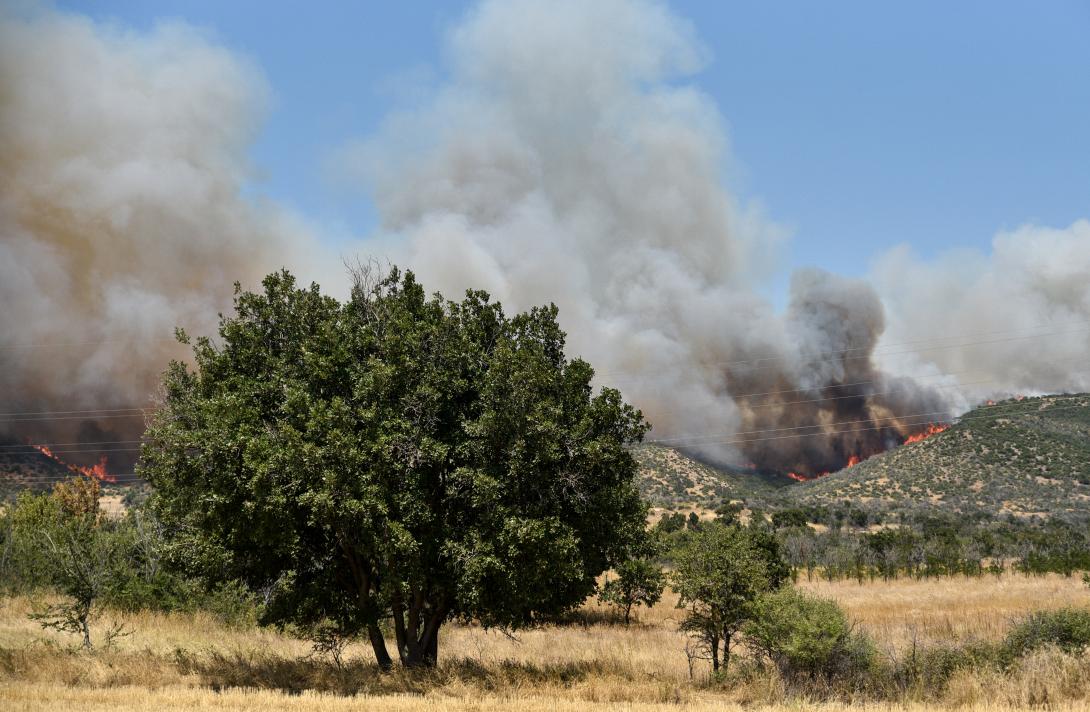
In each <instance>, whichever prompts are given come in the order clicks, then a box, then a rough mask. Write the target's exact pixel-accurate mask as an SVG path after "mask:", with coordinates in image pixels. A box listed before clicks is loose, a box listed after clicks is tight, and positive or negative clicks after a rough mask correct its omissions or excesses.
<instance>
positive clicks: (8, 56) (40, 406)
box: [0, 11, 308, 469]
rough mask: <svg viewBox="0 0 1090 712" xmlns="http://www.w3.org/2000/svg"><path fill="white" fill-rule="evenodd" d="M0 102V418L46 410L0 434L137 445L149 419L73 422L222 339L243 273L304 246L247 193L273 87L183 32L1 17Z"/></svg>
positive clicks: (292, 259)
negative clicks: (193, 345)
mask: <svg viewBox="0 0 1090 712" xmlns="http://www.w3.org/2000/svg"><path fill="white" fill-rule="evenodd" d="M0 96H2V97H3V100H2V101H0V156H2V158H0V303H3V305H4V308H3V309H2V310H0V392H2V393H3V404H2V411H3V412H4V413H5V414H6V413H20V414H23V413H31V414H40V415H24V416H20V419H18V420H15V421H11V420H10V419H9V420H8V422H6V423H5V422H4V421H0V429H7V430H10V431H13V432H11V433H9V435H19V436H25V437H29V438H31V439H34V440H38V441H41V440H50V441H54V442H71V441H76V440H78V441H81V442H101V441H104V440H111V439H130V438H132V437H135V436H137V435H139V433H140V432H141V431H142V429H143V421H142V419H141V418H140V417H139V416H137V417H131V416H128V415H126V416H124V417H121V416H119V415H118V414H116V413H115V414H110V415H108V416H107V417H101V418H98V417H96V418H84V417H81V416H80V414H78V413H74V411H80V410H87V409H116V408H125V407H129V406H132V405H134V404H135V405H143V404H145V403H147V402H148V399H149V396H150V395H151V393H152V391H153V390H154V386H155V383H156V382H157V380H158V376H159V374H160V373H161V372H162V370H163V369H164V368H165V365H166V363H167V360H168V359H169V358H171V357H177V356H178V355H180V354H183V353H184V350H179V348H178V345H177V344H176V343H174V341H173V338H172V335H173V330H174V327H175V326H177V325H182V326H187V327H189V328H191V329H192V330H193V331H194V332H196V333H212V332H213V330H214V328H215V325H216V314H217V313H218V312H219V311H221V310H223V309H224V308H225V307H226V306H229V305H230V299H231V290H232V284H233V283H234V282H235V281H236V280H241V281H243V282H244V283H249V284H252V282H253V280H254V279H256V278H259V277H260V275H262V274H263V273H264V272H265V271H268V270H271V269H273V268H276V267H278V266H280V265H282V264H284V263H297V262H298V259H297V258H296V256H297V255H298V254H300V252H301V250H302V248H303V247H304V244H305V243H306V241H307V239H308V238H307V236H306V234H305V231H304V230H303V229H302V228H301V227H300V226H299V225H298V224H296V223H295V221H294V220H293V219H292V218H291V217H290V216H289V215H288V214H286V213H285V212H284V211H282V210H278V209H277V208H276V207H275V206H270V205H262V204H257V203H255V202H253V201H250V200H244V199H243V197H242V195H241V187H242V185H243V181H244V179H245V178H246V175H247V170H248V168H247V164H246V152H247V150H248V148H249V146H250V144H251V142H252V139H253V136H254V133H255V129H256V128H257V126H258V120H259V117H260V114H261V110H262V106H263V103H264V96H265V88H264V84H263V82H262V80H261V78H260V75H259V74H258V73H257V72H256V71H254V70H253V69H252V68H251V67H249V66H248V65H247V64H246V63H244V62H242V61H240V60H239V59H237V58H236V57H234V56H232V55H231V54H230V53H228V52H227V51H225V50H223V49H220V48H217V47H215V46H213V45H212V44H210V43H208V42H207V41H206V40H205V39H204V38H203V37H202V36H201V35H199V34H198V33H196V32H195V31H193V30H191V29H188V28H186V27H184V26H181V25H164V26H162V27H159V28H158V29H156V30H154V31H153V32H151V33H149V34H132V33H128V32H125V31H122V30H119V29H115V28H112V27H105V26H101V25H96V24H94V23H92V22H90V21H89V20H86V19H82V18H79V17H76V16H70V15H63V14H60V13H56V12H49V11H32V12H31V13H30V14H29V15H21V16H14V15H5V14H3V11H0ZM56 411H66V413H57V412H56ZM89 457H93V458H94V459H96V460H97V455H94V454H92V455H90V456H89ZM111 457H112V458H113V459H114V460H118V459H120V460H122V461H126V460H128V461H131V459H132V457H131V456H125V455H121V456H111ZM72 459H74V460H79V459H80V458H79V457H78V456H75V455H73V457H72ZM127 464H131V462H128V463H126V462H122V463H120V464H119V466H120V467H121V468H122V469H123V468H124V467H125V466H126V465H127Z"/></svg>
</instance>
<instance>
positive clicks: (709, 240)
mask: <svg viewBox="0 0 1090 712" xmlns="http://www.w3.org/2000/svg"><path fill="white" fill-rule="evenodd" d="M704 55H705V52H704V51H703V50H702V48H701V47H700V46H699V44H698V43H697V42H696V40H695V37H694V33H693V31H692V28H691V27H690V26H689V25H688V24H687V23H686V22H684V21H682V20H680V19H678V18H677V17H675V16H674V15H672V14H671V13H669V12H668V11H667V10H666V9H665V8H664V7H663V6H662V5H660V4H657V3H653V2H642V1H639V0H608V1H606V2H595V3H585V2H578V1H575V0H566V1H562V2H537V1H535V0H517V1H515V2H484V3H482V4H481V5H480V6H478V7H477V8H476V10H474V11H473V12H472V13H471V14H470V15H469V16H468V17H467V18H466V19H465V20H464V22H463V23H462V24H461V25H459V26H458V27H457V28H456V29H455V30H454V31H453V32H452V34H451V36H450V42H449V56H450V64H451V66H450V77H449V81H448V82H447V83H446V84H445V85H444V86H442V87H441V88H440V90H439V91H438V92H436V94H435V96H434V98H433V100H432V101H431V102H429V103H427V104H426V105H425V106H424V107H423V108H422V109H417V110H416V111H414V112H406V113H402V114H398V115H395V116H394V117H392V118H391V119H390V121H389V122H388V125H387V127H386V129H385V130H384V131H383V132H382V133H381V134H380V135H379V136H377V137H376V138H374V139H372V140H370V141H368V142H365V143H363V144H361V145H359V146H356V147H354V148H353V149H352V150H350V151H348V152H347V154H346V156H345V157H344V158H343V163H345V164H347V166H348V171H349V172H354V173H355V174H357V175H362V176H364V177H365V179H366V180H367V181H368V185H369V186H370V188H371V190H372V192H373V195H374V196H375V199H376V203H377V206H378V209H379V212H380V214H381V216H382V219H383V228H384V231H385V233H386V234H388V235H389V234H393V235H397V236H399V237H400V238H401V239H402V240H403V241H404V243H405V245H406V246H407V247H406V253H405V255H404V256H403V257H402V259H401V260H400V261H402V262H405V263H407V264H408V265H410V266H411V267H413V268H414V269H415V270H417V271H418V273H420V274H421V276H422V277H423V279H424V280H425V282H426V283H427V284H429V285H430V286H432V287H434V288H437V289H440V290H441V291H443V292H445V293H447V294H448V295H455V294H458V293H460V292H461V290H463V289H466V288H469V287H480V288H484V289H487V290H489V291H490V292H491V293H492V294H493V295H494V296H495V297H497V298H499V299H500V300H501V301H503V302H504V303H505V304H506V305H509V306H510V307H512V308H517V309H524V308H527V307H529V306H532V305H535V304H540V303H544V302H549V301H553V302H556V303H557V304H558V306H559V307H560V314H561V320H562V323H563V325H564V326H565V327H566V329H567V330H568V332H569V337H570V341H569V343H570V347H571V348H570V350H571V351H572V352H574V353H577V354H581V355H583V356H584V357H586V358H588V359H589V360H590V361H591V363H593V364H595V366H596V367H597V368H598V369H599V374H600V379H599V380H600V381H601V382H602V383H606V384H613V385H617V386H619V387H620V388H621V389H622V391H623V392H624V393H625V395H626V396H627V397H628V398H629V399H630V400H632V401H633V402H635V403H636V404H638V405H639V406H640V407H641V408H642V409H643V410H644V411H645V413H646V414H647V415H648V417H649V418H650V420H651V421H652V422H653V423H654V424H655V431H654V436H655V437H657V438H672V437H689V436H691V435H692V434H702V435H706V436H707V437H703V438H693V439H690V440H686V442H687V443H688V444H689V446H690V447H691V448H693V449H697V450H699V451H701V452H702V453H704V454H705V455H707V456H710V457H714V458H717V459H720V460H730V459H734V460H737V459H738V453H737V450H738V448H737V447H735V445H737V443H734V442H730V441H731V439H732V435H733V434H734V433H736V432H738V431H739V430H741V429H742V428H743V427H746V428H749V429H753V428H774V427H782V426H783V425H784V424H785V423H790V424H794V425H799V424H807V423H815V422H826V423H834V424H835V423H836V422H838V421H839V420H840V419H843V418H852V417H856V418H864V419H866V418H872V417H878V412H877V411H878V410H881V408H882V407H884V406H882V404H881V403H880V402H876V401H874V399H873V397H872V396H873V394H874V393H882V392H883V391H882V390H881V389H882V388H885V387H886V385H885V381H884V377H883V376H882V375H881V374H877V373H873V372H872V369H871V366H870V363H869V360H868V359H866V358H862V359H860V358H858V356H859V355H863V356H864V357H865V356H866V354H867V353H869V349H870V348H872V347H873V345H874V343H875V341H876V340H877V338H878V336H879V335H880V333H881V329H882V326H883V317H882V308H881V304H880V302H879V300H878V298H877V296H876V295H875V294H874V292H873V290H871V289H870V288H869V287H867V286H866V285H862V284H859V283H856V282H854V281H851V280H839V279H836V278H833V277H832V276H831V275H827V274H825V273H817V272H807V273H805V274H801V275H799V276H798V277H797V278H796V279H795V280H794V283H793V287H792V306H791V309H790V311H789V314H788V316H787V318H786V319H785V318H783V317H781V316H778V315H777V314H776V313H775V311H774V309H773V308H772V306H771V305H770V304H769V303H768V302H766V301H765V300H764V299H762V298H760V297H759V296H757V291H756V286H757V285H758V284H759V282H760V281H761V280H763V279H767V278H768V277H769V276H770V275H771V274H772V271H771V268H772V267H773V266H774V264H775V257H776V255H777V252H778V250H779V248H780V246H781V243H782V238H783V231H782V230H781V229H779V228H778V227H777V226H776V225H774V224H772V223H771V222H770V221H768V220H767V219H765V218H764V217H763V216H762V215H761V213H760V211H759V210H757V209H756V208H755V207H753V206H750V205H746V204H743V203H742V202H741V201H740V200H738V199H737V198H736V197H735V196H733V195H732V194H731V193H730V192H728V191H727V190H725V188H724V181H723V174H724V167H725V166H726V165H727V163H728V161H729V155H728V151H727V140H726V136H725V132H724V130H723V121H722V118H721V117H720V116H719V114H718V112H717V111H716V109H715V107H714V105H713V103H712V102H711V101H710V100H709V98H708V97H707V96H705V95H704V94H702V93H701V92H700V91H699V90H697V89H696V88H695V87H694V86H692V85H691V84H688V83H686V82H685V79H686V77H687V76H689V75H690V74H691V73H693V72H694V71H695V70H697V69H699V68H700V66H701V63H702V61H703V58H704ZM846 349H865V350H864V351H860V352H853V355H854V356H856V358H854V359H849V360H847V361H845V360H843V359H840V360H837V359H832V360H830V359H829V358H828V357H827V356H821V355H823V354H826V352H829V351H833V352H840V351H844V350H846ZM849 381H851V382H858V381H866V383H865V384H862V386H861V387H860V388H857V389H856V390H855V391H853V392H852V393H849V394H845V393H844V392H843V391H837V393H836V394H835V395H833V394H832V393H831V392H828V389H829V388H830V386H835V385H837V384H843V383H847V382H849ZM768 391H777V392H779V394H780V395H779V396H778V397H768V396H762V400H761V402H760V403H758V402H757V401H756V400H755V397H753V396H752V395H751V394H754V393H761V394H764V393H767V392H768ZM827 397H832V398H833V400H832V401H827V400H825V399H826V398H827ZM800 400H805V401H806V403H805V404H801V403H796V401H800ZM917 400H918V399H917ZM931 400H932V401H934V398H933V397H932V398H931ZM935 407H937V406H935V405H934V404H932V405H931V408H932V410H934V409H935ZM881 413H882V414H883V415H888V413H889V411H888V410H882V411H881ZM830 429H831V430H832V429H835V428H832V427H831V428H830ZM848 437H849V438H850V441H847V442H846V441H843V439H842V438H841V439H839V440H838V442H834V443H824V444H820V446H819V443H817V441H816V439H814V438H810V439H809V440H808V441H805V440H800V441H798V442H795V443H791V442H788V439H787V438H784V439H782V440H783V441H782V442H779V443H777V444H776V448H775V449H776V450H777V451H778V452H781V453H782V455H774V454H773V453H772V448H769V447H766V446H761V447H759V448H757V447H756V446H754V447H750V448H747V449H748V450H751V451H752V450H754V449H758V450H759V451H760V459H761V460H762V463H761V464H765V465H769V466H772V465H775V466H776V467H780V468H784V469H786V468H787V467H794V466H797V467H800V468H805V467H807V462H808V461H809V460H812V459H813V458H815V457H816V458H817V459H819V460H821V462H822V463H831V465H830V466H835V464H836V463H837V462H841V463H842V462H843V461H845V460H846V459H847V457H848V455H849V454H851V452H850V451H858V449H863V450H868V449H869V450H873V449H875V448H879V449H880V448H881V447H885V445H882V444H875V443H874V442H871V443H870V444H869V445H868V444H866V443H864V442H862V441H872V440H873V441H880V442H884V441H885V439H887V438H888V437H889V432H886V431H884V430H880V429H875V428H872V429H871V432H870V434H869V435H868V434H867V433H866V432H853V433H850V434H849V435H848Z"/></svg>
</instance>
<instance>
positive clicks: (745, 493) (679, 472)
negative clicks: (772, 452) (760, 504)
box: [633, 445, 792, 509]
mask: <svg viewBox="0 0 1090 712" xmlns="http://www.w3.org/2000/svg"><path fill="white" fill-rule="evenodd" d="M633 454H634V455H635V457H636V460H637V461H638V462H639V464H640V492H641V493H642V494H643V497H644V499H646V500H647V501H649V502H650V503H651V504H652V505H653V506H655V507H661V508H663V509H686V508H704V509H714V508H715V507H717V506H719V505H720V504H722V503H723V501H724V500H746V501H747V502H750V501H765V500H767V499H769V498H773V499H776V498H778V495H777V494H776V491H777V490H778V489H779V488H781V487H784V486H786V485H787V484H789V483H791V482H792V480H790V479H788V478H786V477H783V478H777V477H775V476H766V475H758V474H754V473H752V472H748V471H730V470H726V469H720V468H716V467H712V466H711V465H707V464H705V463H703V462H700V461H698V460H694V459H693V458H691V457H689V456H687V455H684V454H682V453H680V452H678V451H677V450H674V449H673V448H668V447H662V446H659V445H648V446H645V447H639V448H636V450H635V451H634V452H633Z"/></svg>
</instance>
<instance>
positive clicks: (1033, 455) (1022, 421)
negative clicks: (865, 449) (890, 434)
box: [789, 394, 1090, 517]
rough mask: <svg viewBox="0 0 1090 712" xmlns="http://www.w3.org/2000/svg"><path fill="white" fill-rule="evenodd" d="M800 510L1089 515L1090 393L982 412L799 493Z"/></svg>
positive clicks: (1009, 404) (1000, 405)
mask: <svg viewBox="0 0 1090 712" xmlns="http://www.w3.org/2000/svg"><path fill="white" fill-rule="evenodd" d="M789 494H790V496H791V498H792V499H794V500H795V501H797V502H799V503H800V504H829V503H831V502H835V501H841V500H851V501H852V502H857V503H881V504H883V505H885V506H887V507H892V508H897V509H902V508H915V507H919V508H924V507H926V508H932V509H934V508H938V509H942V510H947V511H954V512H971V511H980V510H984V511H989V512H993V513H997V514H1001V513H1011V514H1013V515H1015V516H1021V517H1024V516H1031V515H1035V514H1039V515H1061V516H1062V515H1070V514H1085V513H1087V512H1090V394H1080V395H1070V396H1042V397H1037V398H1025V399H1022V400H1008V401H1003V402H1001V403H997V404H994V405H987V406H981V407H979V408H976V409H975V410H973V411H971V412H969V413H967V414H966V415H965V416H963V417H962V418H961V420H960V422H958V423H957V424H956V425H954V426H953V427H951V428H950V429H948V430H946V431H944V432H942V433H939V434H938V435H934V436H932V437H930V438H928V439H926V440H923V441H921V442H918V443H913V444H911V445H905V446H902V447H899V448H895V449H893V450H890V451H888V452H886V453H883V454H881V455H877V456H875V457H872V458H870V459H868V460H866V461H864V462H862V463H860V464H858V465H856V466H855V467H851V468H848V469H845V470H841V471H840V472H836V473H833V474H831V475H828V476H826V477H823V478H821V479H819V480H814V481H811V482H806V483H802V484H799V485H797V486H795V487H793V488H791V490H790V492H789Z"/></svg>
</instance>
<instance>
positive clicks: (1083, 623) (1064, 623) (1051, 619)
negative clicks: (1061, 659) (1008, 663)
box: [1004, 608, 1090, 658]
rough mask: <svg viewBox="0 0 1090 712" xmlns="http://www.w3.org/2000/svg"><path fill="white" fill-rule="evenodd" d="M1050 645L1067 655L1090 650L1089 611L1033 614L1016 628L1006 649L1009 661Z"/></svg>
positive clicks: (1068, 610) (1059, 611)
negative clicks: (1089, 647)
mask: <svg viewBox="0 0 1090 712" xmlns="http://www.w3.org/2000/svg"><path fill="white" fill-rule="evenodd" d="M1047 645H1055V646H1056V647H1058V648H1060V649H1061V650H1063V651H1064V652H1066V653H1079V652H1081V651H1082V650H1083V649H1085V648H1086V647H1087V646H1090V610H1086V609H1084V608H1059V609H1056V610H1054V611H1037V612H1036V613H1031V614H1030V615H1029V616H1027V617H1026V618H1024V619H1023V620H1022V621H1021V622H1020V623H1018V624H1017V625H1015V626H1014V627H1013V628H1012V629H1011V631H1010V632H1009V633H1008V634H1007V637H1006V639H1005V640H1004V649H1005V651H1006V653H1007V655H1008V657H1010V658H1016V657H1021V656H1023V655H1026V654H1028V653H1030V652H1033V651H1034V650H1037V649H1038V648H1043V647H1045V646H1047Z"/></svg>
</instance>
